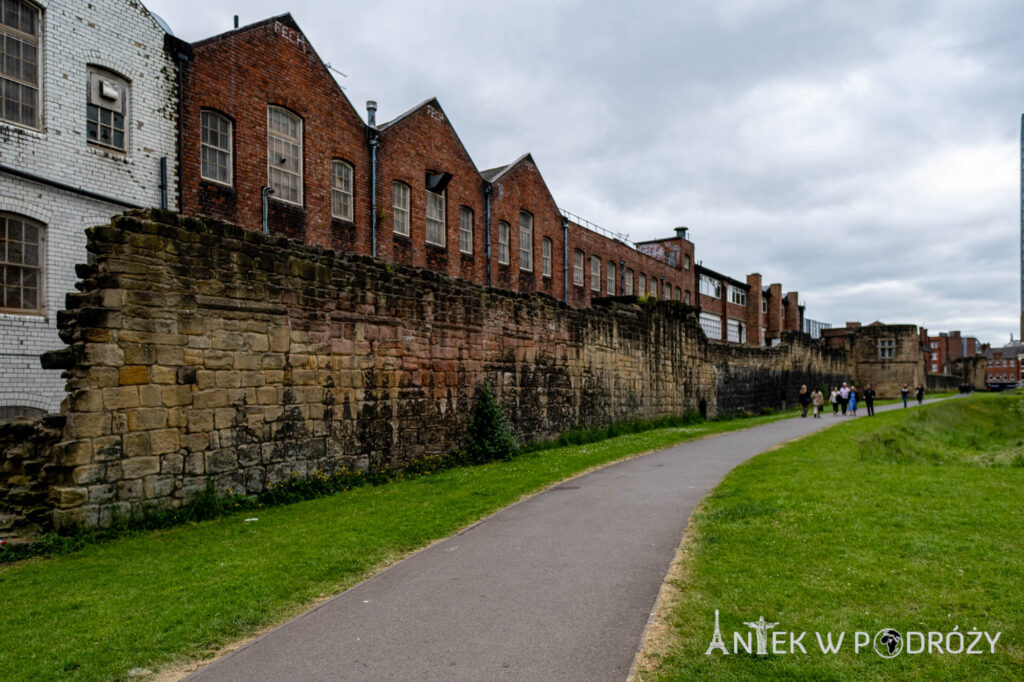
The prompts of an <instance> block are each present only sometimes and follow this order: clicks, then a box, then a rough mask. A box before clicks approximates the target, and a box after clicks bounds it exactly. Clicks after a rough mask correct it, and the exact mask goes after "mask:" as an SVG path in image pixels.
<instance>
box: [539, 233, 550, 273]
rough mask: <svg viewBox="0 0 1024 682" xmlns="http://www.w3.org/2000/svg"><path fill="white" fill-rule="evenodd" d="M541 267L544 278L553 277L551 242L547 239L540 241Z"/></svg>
mask: <svg viewBox="0 0 1024 682" xmlns="http://www.w3.org/2000/svg"><path fill="white" fill-rule="evenodd" d="M540 267H541V274H542V275H543V276H544V277H550V276H551V240H550V239H548V238H547V237H544V238H543V239H541V240H540Z"/></svg>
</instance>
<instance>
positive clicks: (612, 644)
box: [188, 406, 895, 682]
mask: <svg viewBox="0 0 1024 682" xmlns="http://www.w3.org/2000/svg"><path fill="white" fill-rule="evenodd" d="M893 407H895V406H889V408H878V410H879V411H882V410H884V409H892V408H893ZM865 418H868V417H866V416H863V415H862V416H859V417H857V419H865ZM848 419H849V418H845V419H844V418H842V417H840V418H834V417H833V416H832V415H831V414H826V415H824V416H823V418H821V419H813V418H811V417H807V418H806V419H801V418H799V417H797V418H793V419H786V420H782V421H778V422H773V423H770V424H764V425H762V426H757V427H753V428H750V429H745V430H742V431H733V432H730V433H725V434H722V435H718V436H715V437H712V438H705V439H703V440H697V441H691V442H688V443H681V444H679V445H676V446H673V447H671V448H668V449H665V450H660V451H657V452H653V453H650V454H647V455H643V456H641V457H636V458H634V459H630V460H626V461H624V462H619V463H617V464H612V465H610V466H607V467H605V468H602V469H599V470H597V471H594V472H592V473H589V474H586V475H584V476H581V477H579V478H575V479H571V480H569V481H567V482H564V483H562V484H560V485H557V486H555V487H553V488H551V489H549V490H547V491H546V492H543V493H541V494H539V495H536V496H534V497H532V498H529V499H527V500H525V501H523V502H520V503H519V504H516V505H513V506H511V507H508V508H506V509H504V510H503V511H500V512H498V513H496V514H494V515H492V516H490V517H487V518H486V519H484V520H483V521H482V522H480V523H478V524H476V525H474V526H472V527H470V528H469V529H467V530H466V531H464V532H462V533H460V534H458V535H455V536H453V537H450V538H448V539H447V540H444V541H442V542H439V543H437V544H435V545H433V546H431V547H429V548H428V549H426V550H424V551H422V552H419V553H417V554H414V555H413V556H411V557H409V558H408V559H405V560H404V561H401V562H399V563H397V564H395V565H394V566H392V567H390V568H389V569H387V570H385V571H383V572H382V573H380V574H378V575H376V576H374V577H372V578H370V579H368V580H366V581H364V582H362V583H360V584H358V585H356V586H354V587H352V588H351V589H349V590H347V591H345V592H343V593H341V594H339V595H338V596H337V597H335V598H333V599H331V600H329V601H327V602H325V603H323V604H321V605H319V606H317V607H316V608H314V609H312V610H310V611H307V612H306V613H304V614H302V615H300V616H298V617H296V618H294V619H292V620H290V621H288V622H287V623H285V624H283V625H281V626H280V627H278V628H275V629H274V630H271V631H270V632H268V633H267V634H265V635H263V636H262V637H259V638H258V639H256V640H254V641H253V642H251V643H249V644H247V645H245V646H243V647H241V648H240V649H237V650H236V651H234V652H232V653H230V654H228V655H227V656H225V657H223V658H220V659H218V660H216V661H214V662H212V663H211V664H210V665H208V666H206V667H205V668H203V669H201V670H199V671H197V672H196V673H194V674H193V675H191V676H190V677H189V678H188V679H189V680H196V681H199V680H217V681H218V682H219V681H229V680H239V681H245V682H256V681H259V680H268V681H269V680H273V681H275V682H278V681H281V680H359V681H361V682H363V681H367V680H375V681H376V680H395V681H401V682H411V681H413V680H437V681H446V682H448V681H455V680H581V681H585V682H596V681H599V680H616V681H621V680H625V679H626V678H627V677H628V675H629V672H630V667H631V666H632V663H633V659H634V656H635V654H636V651H637V648H638V646H639V645H640V643H641V641H642V639H643V635H644V630H645V627H646V624H647V621H648V617H649V615H650V613H651V610H652V609H653V607H654V603H655V600H656V599H657V596H658V593H659V591H660V589H661V586H662V581H663V579H664V576H665V574H666V572H667V571H668V568H669V565H670V563H671V561H672V559H673V557H674V554H675V551H676V548H677V547H678V546H679V544H680V539H681V538H682V536H683V532H684V530H685V528H686V523H687V519H688V518H689V516H690V513H691V512H692V511H693V508H694V507H695V506H696V505H697V503H698V502H699V501H700V500H701V499H702V498H703V497H704V496H705V495H706V494H707V493H708V491H710V490H711V489H712V488H713V487H715V485H717V484H718V482H719V481H720V480H721V479H722V477H723V476H725V474H726V473H727V472H728V471H729V470H731V469H732V468H733V467H735V466H736V465H738V464H740V463H741V462H744V461H745V460H747V459H749V458H751V457H753V456H754V455H756V454H758V453H760V452H764V451H765V450H767V449H769V448H771V447H772V446H774V445H777V444H779V443H784V442H787V441H790V440H793V439H795V438H799V437H802V436H805V435H807V434H809V433H811V432H814V431H817V430H819V429H822V428H824V427H828V426H832V425H833V424H836V423H841V422H842V421H845V420H848Z"/></svg>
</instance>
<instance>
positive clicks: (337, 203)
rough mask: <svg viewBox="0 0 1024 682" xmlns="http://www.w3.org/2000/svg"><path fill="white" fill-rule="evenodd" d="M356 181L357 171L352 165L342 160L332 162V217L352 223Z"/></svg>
mask: <svg viewBox="0 0 1024 682" xmlns="http://www.w3.org/2000/svg"><path fill="white" fill-rule="evenodd" d="M339 171H340V175H339ZM354 179H355V169H353V168H352V164H350V163H348V162H347V161H342V160H341V159H334V161H332V162H331V216H333V217H335V218H338V219H339V220H348V221H351V220H352V216H353V215H354V211H355V208H354V204H355V201H354V197H353V193H352V188H353V186H354V184H355V183H354ZM339 180H340V181H341V182H340V186H339Z"/></svg>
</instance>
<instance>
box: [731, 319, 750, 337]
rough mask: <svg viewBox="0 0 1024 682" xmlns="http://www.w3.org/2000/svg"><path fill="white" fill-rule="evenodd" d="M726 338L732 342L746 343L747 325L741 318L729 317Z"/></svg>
mask: <svg viewBox="0 0 1024 682" xmlns="http://www.w3.org/2000/svg"><path fill="white" fill-rule="evenodd" d="M728 340H729V341H732V342H733V343H746V341H747V327H746V325H745V324H743V322H742V321H741V320H737V319H734V318H731V317H730V318H729V320H728Z"/></svg>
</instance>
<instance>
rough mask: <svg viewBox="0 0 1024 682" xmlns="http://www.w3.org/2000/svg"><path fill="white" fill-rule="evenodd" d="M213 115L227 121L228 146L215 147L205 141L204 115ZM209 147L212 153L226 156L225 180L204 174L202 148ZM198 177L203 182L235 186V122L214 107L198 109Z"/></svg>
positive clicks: (204, 160)
mask: <svg viewBox="0 0 1024 682" xmlns="http://www.w3.org/2000/svg"><path fill="white" fill-rule="evenodd" d="M207 115H209V116H213V117H215V118H217V119H220V121H222V122H224V123H227V132H226V133H225V135H226V137H227V142H228V146H227V148H226V149H225V148H221V147H217V146H215V145H213V144H210V143H209V142H207V141H206V140H205V139H204V138H205V131H206V129H207V127H208V126H207V125H206V116H207ZM217 135H218V136H220V135H221V131H219V130H218V131H217ZM206 148H209V149H211V150H212V151H213V152H214V153H217V154H224V155H225V156H226V157H227V162H226V163H225V165H224V167H225V168H226V169H227V180H221V179H220V178H213V177H210V176H209V175H207V174H206V172H205V166H206V156H205V154H204V153H203V150H204V149H206ZM199 177H200V179H201V180H204V181H205V182H212V183H214V184H217V185H224V186H225V187H234V186H235V122H234V121H232V120H231V118H230V117H229V116H226V115H225V114H222V113H221V112H219V111H217V110H216V109H205V108H204V109H200V110H199Z"/></svg>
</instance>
